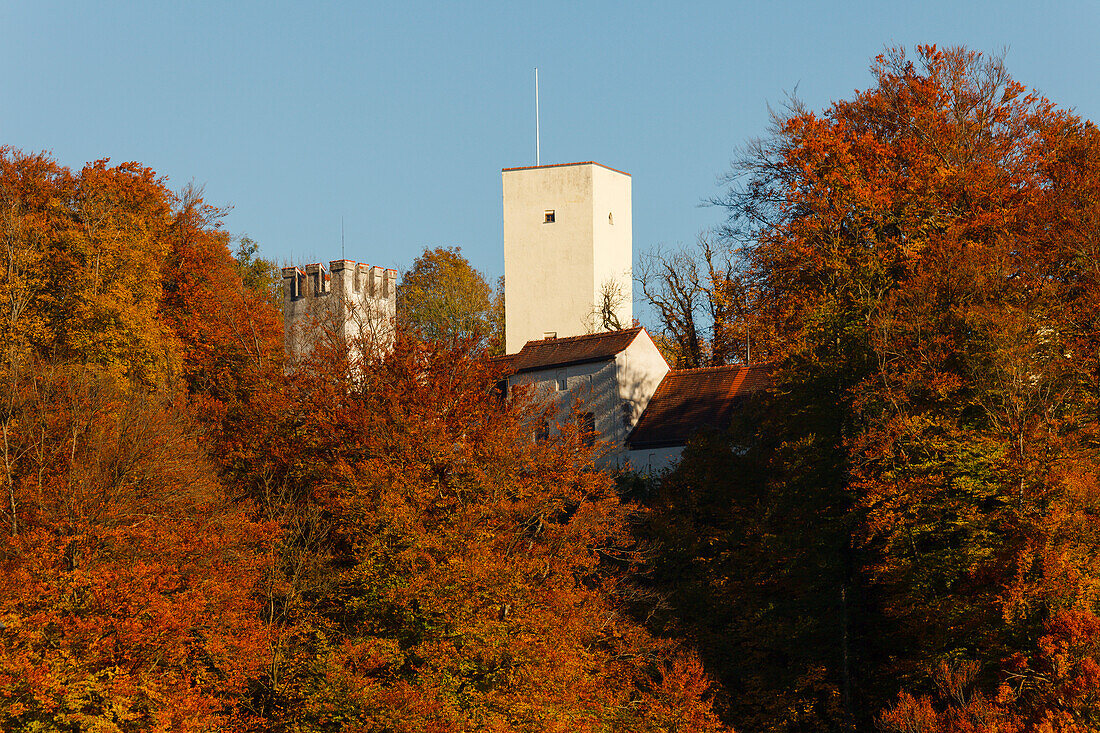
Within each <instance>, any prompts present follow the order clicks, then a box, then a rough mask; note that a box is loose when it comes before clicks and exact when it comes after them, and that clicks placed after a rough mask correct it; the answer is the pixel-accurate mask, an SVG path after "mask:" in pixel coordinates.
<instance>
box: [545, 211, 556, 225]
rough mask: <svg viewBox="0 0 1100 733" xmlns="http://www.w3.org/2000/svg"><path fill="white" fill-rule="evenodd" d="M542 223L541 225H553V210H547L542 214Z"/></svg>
mask: <svg viewBox="0 0 1100 733" xmlns="http://www.w3.org/2000/svg"><path fill="white" fill-rule="evenodd" d="M542 223H543V224H553V223H554V210H553V209H547V210H546V211H544V212H543V219H542Z"/></svg>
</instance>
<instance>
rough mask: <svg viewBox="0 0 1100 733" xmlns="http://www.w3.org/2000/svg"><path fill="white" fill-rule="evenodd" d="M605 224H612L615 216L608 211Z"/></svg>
mask: <svg viewBox="0 0 1100 733" xmlns="http://www.w3.org/2000/svg"><path fill="white" fill-rule="evenodd" d="M607 223H608V224H614V223H615V215H614V214H612V213H611V212H610V211H609V212H607Z"/></svg>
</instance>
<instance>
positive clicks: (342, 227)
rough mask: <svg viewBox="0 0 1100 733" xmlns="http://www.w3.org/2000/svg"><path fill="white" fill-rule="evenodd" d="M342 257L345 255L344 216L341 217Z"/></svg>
mask: <svg viewBox="0 0 1100 733" xmlns="http://www.w3.org/2000/svg"><path fill="white" fill-rule="evenodd" d="M340 259H345V257H344V217H343V216H341V217H340Z"/></svg>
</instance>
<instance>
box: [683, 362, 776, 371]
mask: <svg viewBox="0 0 1100 733" xmlns="http://www.w3.org/2000/svg"><path fill="white" fill-rule="evenodd" d="M769 365H770V362H766V361H760V362H757V363H755V364H719V365H718V366H707V367H689V368H687V369H669V370H668V373H669V374H692V373H697V372H717V371H721V370H723V369H760V368H763V367H766V366H769Z"/></svg>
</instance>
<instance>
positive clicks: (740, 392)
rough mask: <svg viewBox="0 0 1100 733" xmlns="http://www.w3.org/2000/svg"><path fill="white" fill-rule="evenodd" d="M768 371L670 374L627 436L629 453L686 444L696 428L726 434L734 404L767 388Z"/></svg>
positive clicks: (740, 368)
mask: <svg viewBox="0 0 1100 733" xmlns="http://www.w3.org/2000/svg"><path fill="white" fill-rule="evenodd" d="M768 366H769V365H767V364H750V365H748V366H745V365H740V364H735V365H730V366H720V367H704V368H702V369H677V370H674V371H671V372H669V373H668V374H666V375H665V378H664V379H662V380H661V383H660V385H658V386H657V391H656V392H654V393H653V397H651V398H650V400H649V404H648V405H646V408H645V412H643V413H642V416H641V418H639V419H638V424H637V425H635V426H634V429H633V430H632V431H631V432H630V435H629V436H627V439H626V442H627V444H628V445H629V446H630V448H632V449H639V448H660V447H668V446H676V445H686V444H687V442H688V439H689V438H691V436H692V435H693V434H694V433H695V432H696V431H697V430H699V429H701V428H713V429H715V430H724V429H726V428H727V427H729V424H730V421H731V420H732V419H733V414H734V412H735V411H736V409H737V406H738V403H740V402H741V401H742V400H743V399H744V398H745V397H746V396H747V395H750V394H752V393H754V392H757V391H759V390H761V389H762V388H764V387H765V386H766V385H767V382H768Z"/></svg>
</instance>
